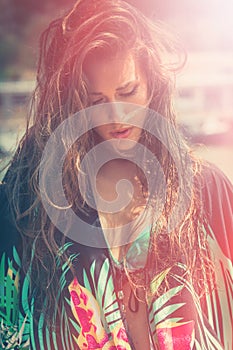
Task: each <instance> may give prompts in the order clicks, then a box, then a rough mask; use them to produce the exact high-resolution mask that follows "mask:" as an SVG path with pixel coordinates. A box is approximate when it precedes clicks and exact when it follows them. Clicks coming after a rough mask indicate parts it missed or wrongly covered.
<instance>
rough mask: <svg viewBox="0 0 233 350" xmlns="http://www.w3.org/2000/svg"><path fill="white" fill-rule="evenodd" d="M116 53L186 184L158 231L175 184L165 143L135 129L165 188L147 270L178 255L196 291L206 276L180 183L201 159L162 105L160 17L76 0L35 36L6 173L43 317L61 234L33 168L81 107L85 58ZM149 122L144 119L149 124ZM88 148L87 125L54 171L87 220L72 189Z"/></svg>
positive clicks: (193, 194) (196, 219)
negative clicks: (180, 207) (24, 109)
mask: <svg viewBox="0 0 233 350" xmlns="http://www.w3.org/2000/svg"><path fill="white" fill-rule="evenodd" d="M95 50H96V51H95ZM124 50H130V51H131V52H133V54H134V57H135V59H136V60H137V61H138V62H139V64H140V65H141V69H142V70H143V72H144V73H145V75H146V77H147V82H148V90H149V91H150V105H149V107H150V109H151V110H154V111H156V112H157V113H159V114H160V115H161V116H163V118H166V119H167V120H168V121H169V123H167V128H166V129H165V130H163V138H166V140H167V142H168V143H169V148H170V149H172V151H173V154H176V155H177V156H178V158H179V161H180V163H179V164H180V166H179V172H181V177H180V179H183V180H182V181H183V183H182V186H183V187H184V188H186V189H189V190H190V191H187V193H188V192H189V193H190V196H189V197H190V198H189V206H188V208H187V210H186V212H185V215H184V218H183V220H182V221H181V223H180V224H179V225H178V226H177V227H176V228H175V229H174V230H172V232H170V233H169V234H168V233H167V227H166V225H167V223H168V220H169V216H170V214H171V211H172V208H173V207H174V203H175V201H176V199H177V191H178V187H179V186H180V184H179V178H178V173H177V172H178V171H177V164H176V162H175V161H174V159H173V157H172V155H171V153H170V152H169V150H168V149H167V148H166V146H165V145H164V144H163V143H162V142H161V141H159V140H156V139H155V138H153V137H152V136H151V135H150V134H149V133H146V132H145V133H144V134H143V137H144V138H145V139H146V142H147V143H148V145H150V147H152V149H153V152H154V153H155V155H156V157H157V159H158V161H159V163H160V165H161V166H162V169H163V172H164V176H165V179H166V184H167V192H166V203H165V207H164V210H163V214H162V217H161V218H160V222H162V225H157V226H156V224H157V223H154V226H153V227H155V226H156V230H154V231H153V233H154V235H153V239H152V244H151V254H152V255H151V256H152V262H153V266H156V269H157V271H158V272H159V271H161V270H162V269H164V268H166V267H168V266H173V265H174V264H175V263H176V262H178V261H181V260H182V261H185V263H186V265H187V267H188V270H189V271H190V276H191V278H192V281H193V284H194V285H195V287H196V289H197V291H198V292H200V291H201V290H203V286H204V287H205V286H206V282H205V281H206V279H205V275H206V274H208V273H211V264H210V262H209V259H208V248H207V243H206V237H205V233H204V232H203V229H202V223H203V221H204V218H203V212H202V208H201V206H200V193H199V188H198V186H192V184H191V183H190V182H189V181H188V180H189V179H190V174H191V175H192V177H193V178H196V177H197V176H198V174H199V173H200V169H201V165H200V163H199V162H198V161H197V160H195V159H194V158H193V157H192V155H191V153H190V152H189V149H188V147H187V146H186V143H185V141H184V140H183V139H182V137H181V136H179V137H178V136H177V135H178V134H177V133H176V132H174V130H177V126H176V121H175V113H174V111H173V107H172V94H173V78H174V73H175V71H176V70H177V69H178V68H179V67H180V62H181V61H180V60H175V61H174V60H173V59H174V58H177V57H179V55H180V52H181V51H180V49H179V46H178V45H177V43H176V40H174V38H172V37H171V36H170V34H168V32H167V31H166V30H165V29H164V27H163V25H162V24H161V23H159V22H155V21H153V22H152V21H151V20H149V19H148V18H146V17H145V16H144V15H143V14H142V13H140V12H139V11H138V10H137V9H136V8H134V7H132V6H131V5H129V4H128V3H127V2H124V1H121V0H101V1H95V0H79V1H77V2H76V4H75V6H74V7H73V8H72V10H71V11H70V12H68V13H67V14H65V15H64V16H62V17H61V18H58V19H57V20H55V21H53V22H52V23H51V24H50V25H49V27H48V28H47V29H46V30H45V31H44V33H43V34H42V36H41V39H40V56H39V63H38V71H37V86H36V89H35V92H34V95H33V104H32V110H31V114H30V118H29V121H28V128H27V131H26V133H25V136H24V138H23V140H22V141H21V144H20V147H19V150H18V152H17V153H16V155H15V157H14V161H13V166H11V168H10V170H9V171H8V174H7V176H6V181H7V183H8V188H9V197H10V202H11V208H12V211H13V212H14V216H15V219H16V224H17V227H18V229H19V231H20V232H21V233H22V237H23V254H24V255H23V256H24V259H23V266H24V267H25V270H27V269H28V267H29V265H30V260H31V252H32V247H33V252H34V255H33V264H32V266H33V271H35V273H33V274H32V275H31V281H32V285H34V286H36V289H37V291H38V292H37V293H38V300H43V295H44V293H46V295H47V300H48V303H47V305H46V310H47V312H48V314H49V312H50V310H53V309H54V304H55V303H56V292H57V286H58V285H59V283H58V280H59V277H58V276H57V275H58V274H57V266H58V265H57V259H58V258H59V259H60V266H62V264H63V263H65V262H67V259H68V256H67V254H65V253H61V251H60V250H59V249H60V248H61V246H62V242H63V241H65V238H64V237H63V236H62V235H58V234H57V230H56V228H55V227H54V225H53V223H52V222H51V221H50V219H49V217H48V214H47V213H46V211H45V209H44V208H43V205H42V202H41V193H40V188H39V167H40V160H41V156H42V152H43V150H44V147H45V145H46V143H47V141H48V139H49V137H50V136H51V134H52V133H53V132H54V130H55V129H56V128H57V127H58V126H59V125H60V124H61V123H62V122H63V121H64V120H67V119H68V118H69V117H70V116H72V115H73V114H74V113H76V112H78V111H80V110H84V109H85V108H86V107H88V106H89V104H90V102H89V97H88V91H87V87H86V84H85V78H84V74H83V65H84V62H85V59H86V57H87V56H88V55H89V54H90V53H92V54H93V53H94V52H97V51H98V52H101V53H102V54H104V55H108V54H117V52H119V51H124ZM29 125H30V128H29ZM78 127H79V125H77V128H78ZM154 127H156V126H155V125H154V126H153V125H150V128H151V130H153V128H154ZM151 145H152V146H151ZM93 146H94V137H93V131H89V132H87V133H85V134H84V135H83V136H82V137H81V138H80V139H79V140H77V141H76V143H75V147H71V148H70V149H69V151H68V153H67V157H66V161H65V163H64V168H63V177H64V178H63V185H64V188H65V192H66V196H67V198H68V199H69V203H70V206H71V207H72V208H75V210H79V211H80V212H82V213H84V215H86V217H87V218H88V215H90V213H91V209H90V208H88V206H87V205H86V201H85V198H83V197H82V196H81V194H80V191H79V184H78V180H77V172H78V171H79V164H80V161H81V160H82V158H83V156H84V155H85V154H86V153H87V152H88V150H90V149H91V148H92V147H93ZM64 147H66V146H65V145H64ZM187 155H188V156H189V157H192V167H191V168H190V169H186V160H185V159H186V158H185V157H187ZM50 156H51V157H53V154H51V155H50ZM187 170H188V171H189V172H187ZM187 174H188V176H187ZM48 176H49V174H48ZM156 186H157V184H156ZM179 221H180V218H178V217H177V222H179ZM58 252H60V253H59V254H58ZM73 273H74V272H73ZM40 297H41V299H40ZM38 304H39V303H38Z"/></svg>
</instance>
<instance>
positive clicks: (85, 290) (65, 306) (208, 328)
mask: <svg viewBox="0 0 233 350" xmlns="http://www.w3.org/2000/svg"><path fill="white" fill-rule="evenodd" d="M3 192H4V191H2V194H1V226H0V229H1V230H2V229H3V231H2V233H1V237H3V236H4V237H3V243H2V244H1V247H0V248H1V249H0V250H1V257H0V283H1V284H0V320H1V321H0V348H1V349H32V350H34V349H45V350H47V349H48V350H60V349H63V350H76V349H105V350H114V349H115V350H131V349H132V350H133V349H134V346H133V342H132V341H131V339H130V335H129V334H128V330H127V325H126V323H125V321H124V319H123V317H122V313H121V309H120V305H119V300H118V296H117V291H116V289H115V284H114V271H113V264H112V259H111V256H110V254H109V252H108V250H107V249H101V248H91V247H87V246H81V245H79V244H77V243H75V242H72V241H71V240H70V241H66V243H64V245H63V246H62V247H61V249H62V250H63V251H66V253H67V255H68V256H69V261H67V263H66V264H64V266H60V267H59V271H61V273H60V277H59V278H60V286H59V288H58V299H59V300H60V304H61V313H60V314H59V315H58V313H56V310H55V311H54V315H55V318H57V320H58V322H57V323H56V325H57V326H56V329H49V328H47V326H46V322H45V319H44V315H43V314H42V313H41V314H39V315H37V317H36V321H35V318H34V314H35V310H34V307H35V300H36V294H35V297H34V298H33V297H32V298H31V299H29V298H28V295H29V291H30V288H31V286H30V280H29V273H30V271H29V272H28V274H26V275H24V274H23V273H22V266H21V257H20V252H19V249H18V246H19V242H20V239H19V235H18V233H17V231H16V229H15V228H14V227H13V226H12V224H11V223H10V221H9V220H8V214H7V206H6V205H2V203H4V202H5V197H4V193H3ZM203 202H204V205H205V210H206V213H207V216H208V218H209V223H208V225H206V227H203V229H204V230H205V231H206V233H207V234H208V242H209V246H210V251H211V254H212V256H211V258H212V259H213V262H214V266H215V274H216V285H217V287H216V288H215V289H213V290H212V292H211V293H210V294H208V295H206V296H205V297H203V298H201V299H200V298H199V297H198V296H197V295H196V293H195V291H194V288H193V287H192V285H191V284H190V283H189V282H188V280H187V279H185V277H184V275H185V272H186V266H185V264H184V263H183V262H180V263H177V264H176V265H175V266H173V267H172V270H171V269H169V271H168V269H167V270H164V271H162V272H161V273H160V274H156V273H155V276H154V278H152V279H151V284H150V290H151V292H152V293H151V295H152V296H151V297H148V298H147V299H146V302H147V315H148V327H149V329H148V332H149V335H150V341H151V349H160V350H194V349H195V350H232V349H233V267H232V260H233V259H232V256H233V215H232V214H233V213H232V208H233V189H232V185H231V184H230V182H229V181H228V180H227V179H226V178H225V177H224V175H222V173H221V172H220V171H219V170H217V169H212V168H210V169H208V172H207V173H206V176H205V183H204V187H203ZM137 243H139V244H140V241H139V242H137ZM70 263H72V266H73V268H74V270H75V277H72V278H70V276H71V274H70ZM168 272H169V273H170V276H172V280H171V281H170V282H171V283H169V288H168V289H167V290H166V292H165V293H163V294H162V295H160V296H159V297H158V296H157V297H155V298H153V292H155V291H156V289H157V288H158V286H159V285H160V284H161V283H162V282H163V280H164V278H165V276H166V275H167V273H168ZM155 294H156V293H154V295H155ZM45 298H46V296H45ZM142 327H145V325H143V324H142Z"/></svg>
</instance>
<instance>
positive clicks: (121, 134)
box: [111, 128, 132, 139]
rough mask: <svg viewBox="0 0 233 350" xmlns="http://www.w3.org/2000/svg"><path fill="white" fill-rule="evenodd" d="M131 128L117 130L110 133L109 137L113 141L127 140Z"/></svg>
mask: <svg viewBox="0 0 233 350" xmlns="http://www.w3.org/2000/svg"><path fill="white" fill-rule="evenodd" d="M131 130H132V128H124V129H119V130H117V131H112V132H111V136H112V137H113V138H114V139H124V138H128V137H129V135H130V133H131Z"/></svg>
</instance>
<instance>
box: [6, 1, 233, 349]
mask: <svg viewBox="0 0 233 350" xmlns="http://www.w3.org/2000/svg"><path fill="white" fill-rule="evenodd" d="M175 47H176V45H175V44H174V42H172V41H170V39H169V37H168V35H167V33H165V31H164V30H163V29H162V26H161V25H160V24H157V23H152V22H151V21H150V20H149V19H147V18H145V17H144V15H142V14H141V13H140V12H139V11H138V10H137V9H135V8H133V7H132V6H131V5H129V4H127V3H126V2H124V1H121V0H114V1H113V0H102V1H95V0H85V1H84V0H79V1H77V3H76V4H75V6H74V7H73V9H72V10H71V11H70V12H69V13H67V14H66V15H65V16H64V17H61V18H59V19H57V20H55V21H54V22H52V23H51V24H50V26H49V27H48V29H47V30H46V31H45V32H44V33H43V34H42V37H41V41H40V59H39V67H38V74H37V87H36V90H35V94H34V105H33V107H34V108H33V112H32V118H31V119H30V121H29V125H30V128H29V127H28V128H27V131H26V133H25V136H24V138H23V140H22V141H21V143H20V146H19V148H18V151H17V152H16V154H15V156H14V159H13V161H12V163H11V166H10V168H9V170H8V172H7V174H6V176H5V178H4V181H3V184H2V185H1V229H2V230H3V231H2V232H3V233H2V237H3V242H2V244H1V263H0V275H1V276H0V278H1V290H0V306H1V307H0V315H1V320H2V321H1V323H0V327H1V332H0V334H1V340H0V341H1V348H3V349H29V348H30V349H67V350H70V349H109V350H110V349H136V350H139V349H143V350H145V349H162V350H164V349H166V350H168V349H169V350H170V349H174V350H177V349H182V350H183V349H196V350H200V349H202V350H204V349H208V350H219V349H224V350H230V349H232V345H233V332H232V314H233V311H232V310H233V308H232V307H233V298H232V296H233V292H232V291H233V285H232V280H233V269H232V255H233V238H232V233H233V219H232V207H233V189H232V185H231V184H230V182H229V181H228V179H227V178H226V177H225V176H224V175H223V174H222V173H221V172H220V171H219V170H218V169H215V168H214V167H213V166H211V165H209V164H202V162H201V161H199V160H197V159H196V158H195V157H194V156H193V155H192V153H191V152H190V150H189V148H188V147H187V145H186V144H185V142H184V140H183V139H182V137H181V135H179V132H178V130H177V127H176V122H175V114H174V112H173V109H172V77H173V74H174V71H175V67H174V65H171V60H170V58H171V57H173V54H174V53H176V52H175V51H176V50H175ZM168 57H169V60H168Z"/></svg>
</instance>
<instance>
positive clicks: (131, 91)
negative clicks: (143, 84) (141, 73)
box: [119, 85, 139, 97]
mask: <svg viewBox="0 0 233 350" xmlns="http://www.w3.org/2000/svg"><path fill="white" fill-rule="evenodd" d="M138 87H139V85H135V86H134V87H133V89H131V90H130V91H127V92H121V93H120V94H119V95H120V96H123V97H127V96H133V95H135V94H136V93H137V92H138Z"/></svg>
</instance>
